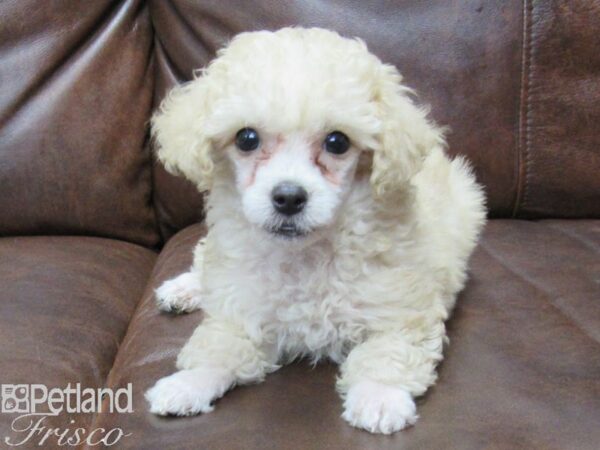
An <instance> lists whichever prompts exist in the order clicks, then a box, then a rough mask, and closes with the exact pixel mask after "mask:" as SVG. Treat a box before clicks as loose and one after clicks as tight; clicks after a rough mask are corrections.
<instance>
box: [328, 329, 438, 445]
mask: <svg viewBox="0 0 600 450" xmlns="http://www.w3.org/2000/svg"><path fill="white" fill-rule="evenodd" d="M444 336H445V329H444V324H443V322H442V321H439V322H437V323H435V324H430V325H429V326H428V327H427V328H426V329H422V328H421V329H420V330H418V332H417V331H414V330H413V331H412V332H411V331H406V330H402V331H399V330H398V331H391V332H386V333H378V334H376V335H373V336H372V337H371V338H369V339H368V340H367V341H365V342H364V343H362V344H360V345H358V346H356V347H355V348H354V349H353V350H352V351H351V352H350V354H349V355H348V358H347V359H346V361H345V362H344V364H343V365H342V367H341V377H340V378H339V379H338V383H337V388H338V390H339V392H340V393H341V394H342V397H343V398H344V413H343V415H342V417H343V418H344V419H345V420H346V421H347V422H349V423H350V424H351V425H353V426H355V427H358V428H363V429H365V430H368V431H370V432H371V433H384V434H390V433H393V432H395V431H398V430H401V429H403V428H404V427H406V426H408V425H411V424H414V423H415V422H416V420H417V418H418V416H417V412H416V406H415V402H414V400H413V397H414V396H418V395H421V394H423V393H424V392H425V391H426V390H427V388H428V387H429V386H431V385H432V384H433V383H434V382H435V380H436V373H435V367H436V365H437V363H438V362H439V361H440V360H441V359H442V347H443V340H444Z"/></svg>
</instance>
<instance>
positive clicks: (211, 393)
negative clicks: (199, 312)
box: [146, 318, 279, 416]
mask: <svg viewBox="0 0 600 450" xmlns="http://www.w3.org/2000/svg"><path fill="white" fill-rule="evenodd" d="M276 361H277V355H276V352H275V349H274V348H273V349H271V348H259V347H258V346H256V345H255V344H254V343H253V342H252V341H251V340H250V339H249V338H248V336H247V335H246V334H245V333H244V331H243V330H242V329H241V327H238V326H235V325H233V324H231V323H229V322H225V321H220V320H216V319H211V318H207V319H206V320H205V322H204V323H202V325H200V326H199V327H198V328H197V329H196V331H194V334H193V335H192V337H191V338H190V340H189V341H188V343H187V344H186V345H185V346H184V347H183V349H182V350H181V352H180V353H179V356H178V358H177V368H178V369H180V371H179V372H176V373H174V374H173V375H170V376H168V377H165V378H163V379H161V380H159V381H158V382H157V383H156V384H155V385H154V387H152V388H151V389H150V390H148V391H147V392H146V399H147V400H148V402H150V411H151V412H153V413H155V414H160V415H167V414H172V415H178V416H187V415H193V414H198V413H200V412H203V413H206V412H210V411H212V410H213V406H212V402H213V401H214V400H216V399H217V398H219V397H221V396H222V395H223V394H224V393H225V392H226V391H227V390H228V389H230V388H232V387H233V386H234V385H236V384H247V383H252V382H259V381H262V380H263V379H264V377H265V375H266V374H267V373H270V372H273V371H274V370H277V369H278V368H279V366H278V365H277V364H276Z"/></svg>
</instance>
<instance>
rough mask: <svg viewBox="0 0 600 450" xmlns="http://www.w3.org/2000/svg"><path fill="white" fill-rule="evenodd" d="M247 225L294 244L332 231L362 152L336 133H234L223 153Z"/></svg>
mask: <svg viewBox="0 0 600 450" xmlns="http://www.w3.org/2000/svg"><path fill="white" fill-rule="evenodd" d="M226 151H227V156H228V158H229V160H230V162H231V163H232V166H233V168H234V173H235V183H236V187H237V191H238V192H239V195H240V196H241V204H242V208H243V213H244V215H245V217H246V219H247V220H248V221H249V222H251V223H253V224H255V225H258V226H259V227H261V228H263V229H264V230H266V231H268V232H269V233H272V234H273V235H275V236H280V237H287V238H297V237H303V236H306V235H308V234H309V233H311V232H313V231H315V230H318V229H322V228H324V227H327V226H329V225H331V224H332V223H333V222H334V220H335V217H336V214H337V212H338V210H339V208H340V205H341V203H342V202H343V200H344V199H345V197H346V195H347V192H348V190H349V189H350V186H351V185H352V181H353V178H354V173H355V168H356V165H357V162H358V158H359V153H360V149H358V148H356V147H355V146H354V145H352V142H351V141H350V138H349V137H348V136H347V135H346V134H345V133H343V132H342V131H339V130H331V131H329V130H324V131H322V132H320V133H319V132H313V131H303V130H298V131H296V132H290V133H283V132H281V133H277V132H271V133H269V132H267V131H265V130H263V129H262V128H261V127H259V126H248V127H245V128H242V129H240V130H239V131H237V133H236V135H235V138H234V139H233V142H232V143H231V144H230V145H228V146H227V148H226Z"/></svg>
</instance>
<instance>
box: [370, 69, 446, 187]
mask: <svg viewBox="0 0 600 450" xmlns="http://www.w3.org/2000/svg"><path fill="white" fill-rule="evenodd" d="M381 69H382V70H381V73H380V77H379V80H378V85H377V86H376V99H377V102H378V103H379V114H380V118H381V137H380V145H379V148H377V149H375V151H374V153H373V166H372V171H371V185H372V186H373V190H374V193H375V195H376V196H378V197H382V196H384V195H386V194H389V193H392V192H397V191H400V190H402V189H405V188H406V187H407V186H408V184H409V182H410V179H411V178H412V177H413V175H415V174H416V173H417V172H419V170H420V169H421V167H422V164H423V161H424V160H425V157H426V156H427V155H428V154H429V153H430V152H431V151H432V150H433V149H434V148H436V147H444V145H445V141H444V135H443V130H442V129H440V128H438V127H436V126H435V125H434V124H433V123H432V122H430V121H429V120H428V119H427V112H428V111H427V110H426V109H424V108H419V107H418V106H416V105H415V104H414V103H413V101H412V99H411V98H410V97H409V96H410V95H411V94H412V91H411V90H410V89H408V88H407V87H405V86H402V84H401V83H400V82H401V81H402V77H401V75H400V74H399V73H398V71H397V70H396V68H395V67H393V66H390V65H383V66H382V67H381Z"/></svg>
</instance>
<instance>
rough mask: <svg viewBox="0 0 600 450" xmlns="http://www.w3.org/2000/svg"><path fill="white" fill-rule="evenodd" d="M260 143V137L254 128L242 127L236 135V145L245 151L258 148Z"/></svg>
mask: <svg viewBox="0 0 600 450" xmlns="http://www.w3.org/2000/svg"><path fill="white" fill-rule="evenodd" d="M258 144H260V138H259V137H258V132H257V131H256V130H255V129H254V128H242V129H241V130H240V131H238V132H237V134H236V135H235V145H236V146H237V148H239V149H240V150H241V151H243V152H251V151H252V150H256V149H257V148H258Z"/></svg>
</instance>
